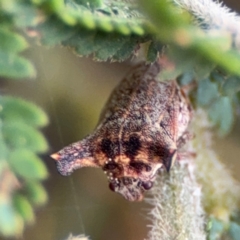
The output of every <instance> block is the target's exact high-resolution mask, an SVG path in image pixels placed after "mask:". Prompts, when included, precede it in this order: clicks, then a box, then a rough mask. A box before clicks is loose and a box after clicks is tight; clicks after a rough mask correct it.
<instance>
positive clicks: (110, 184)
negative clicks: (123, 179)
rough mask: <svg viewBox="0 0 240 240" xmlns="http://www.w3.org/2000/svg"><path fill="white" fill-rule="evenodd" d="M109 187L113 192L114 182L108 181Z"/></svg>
mask: <svg viewBox="0 0 240 240" xmlns="http://www.w3.org/2000/svg"><path fill="white" fill-rule="evenodd" d="M109 189H110V190H111V191H113V192H115V184H114V183H112V182H111V183H109Z"/></svg>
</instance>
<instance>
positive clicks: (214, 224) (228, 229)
mask: <svg viewBox="0 0 240 240" xmlns="http://www.w3.org/2000/svg"><path fill="white" fill-rule="evenodd" d="M207 231H208V238H207V240H219V239H225V238H226V237H227V239H230V240H238V239H239V236H240V235H239V234H240V225H239V223H238V222H236V221H230V222H229V223H228V222H224V221H221V220H218V219H216V218H214V217H211V218H210V220H209V222H208V229H207Z"/></svg>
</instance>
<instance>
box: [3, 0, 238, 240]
mask: <svg viewBox="0 0 240 240" xmlns="http://www.w3.org/2000/svg"><path fill="white" fill-rule="evenodd" d="M225 2H226V3H227V4H228V6H230V7H232V8H235V9H238V11H240V2H239V1H238V0H228V1H227V0H226V1H225ZM27 54H28V55H29V57H30V58H32V59H33V61H34V63H35V65H36V68H37V72H38V76H37V78H36V79H35V80H32V81H29V80H28V81H23V82H22V81H21V82H10V81H9V82H8V81H6V82H4V86H3V91H4V92H6V93H8V94H11V95H16V96H21V97H22V98H24V99H29V100H30V101H32V102H35V103H36V104H38V105H39V106H41V107H42V108H43V109H44V110H45V111H46V112H47V114H48V116H49V118H50V124H49V126H48V127H47V128H45V129H44V132H45V134H46V136H47V139H48V141H49V145H50V150H49V154H50V153H53V152H56V151H57V150H59V149H61V148H62V147H64V146H65V145H68V144H70V143H72V142H75V141H78V140H80V139H82V138H83V137H84V136H85V135H87V134H89V133H90V132H91V131H92V130H93V129H94V127H95V126H96V124H97V121H98V116H99V113H100V111H101V109H102V108H103V106H104V103H105V102H106V100H107V98H108V96H109V94H110V93H111V91H112V89H113V88H114V87H115V86H116V85H117V83H118V82H119V81H120V80H121V79H122V77H123V76H124V75H125V74H126V72H127V71H128V69H129V68H130V67H131V63H130V62H127V63H121V64H119V63H98V62H93V61H92V60H91V59H86V58H79V57H76V56H75V55H74V54H72V53H71V51H69V50H67V49H64V48H60V47H59V48H53V49H46V48H43V47H37V46H34V47H33V48H32V50H31V51H29V52H28V53H27ZM239 132H240V123H239V122H236V124H235V126H234V129H233V131H232V133H231V134H230V135H229V136H227V137H226V138H224V139H216V144H215V147H216V149H217V151H218V153H219V154H220V156H221V158H222V159H223V161H224V162H226V165H227V166H228V167H229V168H230V169H231V170H232V172H233V174H234V176H235V177H236V178H238V179H239V180H240V161H239V156H240V147H239V140H240V137H239ZM44 159H45V162H46V164H47V166H48V169H49V173H50V174H49V175H50V177H49V179H48V180H47V181H45V187H46V189H47V191H48V195H49V201H48V204H47V205H46V206H44V207H42V208H41V209H39V210H38V211H37V213H36V223H35V225H33V226H29V227H28V228H27V229H26V230H25V233H24V236H23V237H22V239H25V240H63V239H65V238H66V237H67V236H68V235H69V234H70V233H73V234H75V235H77V234H80V233H85V234H86V235H89V236H90V237H91V239H93V240H141V239H144V238H146V235H147V224H148V221H147V219H146V208H147V205H146V204H145V203H144V202H142V203H131V202H127V201H126V200H125V199H123V198H122V197H121V196H120V195H118V194H114V193H112V192H111V191H110V190H109V189H108V183H107V179H106V176H105V175H104V174H103V172H102V171H101V170H100V169H90V168H84V169H81V170H78V171H76V172H74V173H73V174H72V176H71V177H62V176H60V175H59V174H58V173H57V171H56V168H55V164H54V161H53V160H52V159H51V158H50V157H48V156H47V155H46V156H45V157H44Z"/></svg>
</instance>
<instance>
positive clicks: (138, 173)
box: [52, 63, 191, 201]
mask: <svg viewBox="0 0 240 240" xmlns="http://www.w3.org/2000/svg"><path fill="white" fill-rule="evenodd" d="M158 73H159V65H158V64H157V63H155V64H153V65H145V64H140V65H138V66H137V67H135V68H134V69H133V70H132V71H131V72H130V73H129V74H128V75H127V76H126V77H125V78H124V79H123V80H122V81H121V82H120V84H119V86H118V87H117V88H116V89H115V90H114V91H113V93H112V95H111V96H110V98H109V100H108V102H107V104H106V107H105V109H104V110H103V112H102V114H101V117H100V121H99V125H98V127H97V128H96V130H95V131H94V133H93V134H91V135H89V136H87V137H86V138H84V139H83V140H82V141H79V142H76V143H73V144H71V145H69V146H67V147H65V148H63V149H62V150H60V151H59V152H57V153H55V154H53V155H52V158H54V159H55V160H56V162H57V168H58V171H59V172H60V173H61V174H62V175H69V174H71V173H72V171H73V170H75V169H77V168H81V167H88V166H90V167H100V168H102V169H103V171H104V172H105V173H106V175H107V177H108V180H109V187H110V189H111V190H112V191H114V192H118V193H120V194H122V195H123V196H124V197H125V198H126V199H127V200H130V201H137V200H141V199H142V198H143V192H144V191H145V190H148V189H150V188H151V187H152V186H153V182H154V180H155V177H156V174H157V171H158V169H159V168H161V167H162V166H164V167H165V168H166V170H167V171H169V170H170V168H171V166H172V164H173V162H174V161H175V159H176V158H178V152H179V148H180V145H182V143H183V142H184V141H185V140H184V136H185V135H186V132H187V127H188V124H189V121H190V118H191V107H190V104H189V102H188V99H187V98H186V96H185V94H184V93H183V91H182V90H181V89H180V87H179V86H178V85H177V83H176V81H174V80H171V81H166V82H160V81H158V80H157V75H158Z"/></svg>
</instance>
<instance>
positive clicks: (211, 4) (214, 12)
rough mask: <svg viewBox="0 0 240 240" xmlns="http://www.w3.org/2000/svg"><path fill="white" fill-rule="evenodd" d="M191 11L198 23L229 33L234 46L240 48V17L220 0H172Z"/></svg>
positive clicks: (207, 27) (206, 27)
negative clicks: (219, 0)
mask: <svg viewBox="0 0 240 240" xmlns="http://www.w3.org/2000/svg"><path fill="white" fill-rule="evenodd" d="M172 1H173V2H174V3H175V4H176V5H178V6H180V7H181V8H183V9H185V10H186V11H188V12H190V13H191V14H192V15H193V16H194V17H195V19H196V22H197V24H199V25H200V26H201V27H203V28H205V29H208V30H220V31H222V32H223V33H225V34H229V35H230V37H231V40H232V46H233V47H235V48H237V49H238V50H240V17H239V16H238V15H237V14H236V13H235V12H233V11H231V10H230V9H229V8H227V7H226V6H224V5H223V4H222V3H220V2H218V1H212V0H172Z"/></svg>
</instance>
